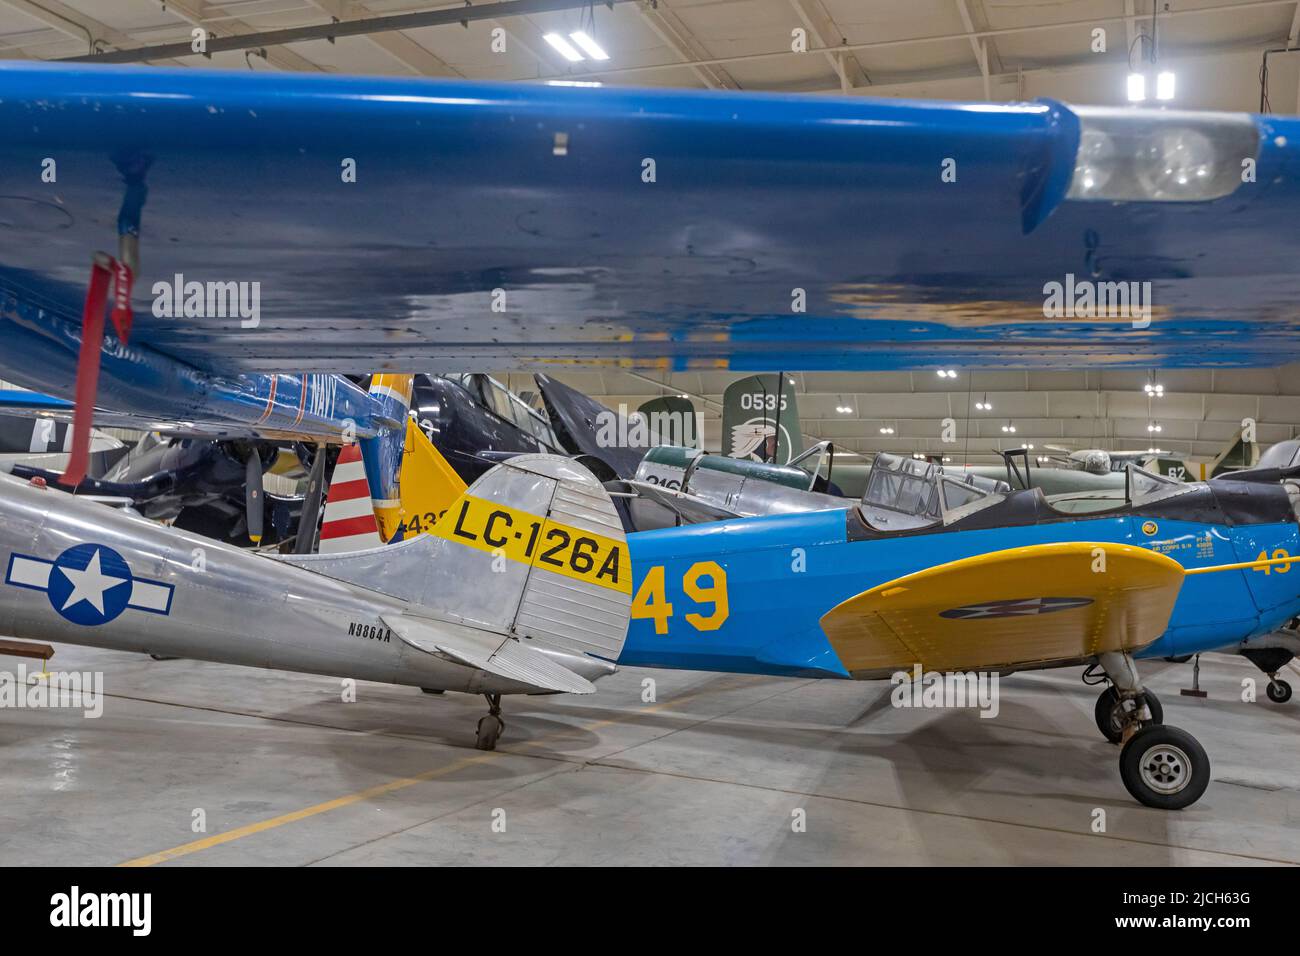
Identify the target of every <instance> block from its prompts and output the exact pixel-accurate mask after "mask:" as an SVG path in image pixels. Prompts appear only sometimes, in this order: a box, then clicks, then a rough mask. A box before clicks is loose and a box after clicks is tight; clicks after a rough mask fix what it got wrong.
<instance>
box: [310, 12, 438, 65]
mask: <svg viewBox="0 0 1300 956" xmlns="http://www.w3.org/2000/svg"><path fill="white" fill-rule="evenodd" d="M308 2H309V3H310V4H311V5H312V6H313V7H315V8H316V9H317V10H320V11H321V12H322V13H327V14H329V15H330V16H332V17H338V19H339V20H340V21H343V20H361V19H365V18H366V17H372V16H374V14H373V13H372V12H371V11H370V10H369V9H367V8H366V7H363V6H362V5H361V4H359V3H350V2H348V0H308ZM365 36H366V39H367V40H369V41H370V42H371V43H373V44H374V45H375V46H377V47H379V49H381V50H383V51H384V52H385V53H387V54H388V55H389V56H391V57H392V58H393V59H394V60H396V61H397V62H398V63H400V64H402V65H403V66H404V67H406V68H407V69H409V70H410V71H411V72H412V73H414V74H416V75H417V76H464V74H463V73H461V72H460V71H459V70H457V69H456V68H455V67H453V66H451V65H449V64H447V63H446V62H444V61H443V60H441V59H439V58H438V57H436V56H434V55H433V54H432V53H430V52H429V51H428V50H426V49H425V48H424V47H422V46H420V44H418V43H416V42H415V41H414V40H412V39H411V38H410V37H408V36H407V35H406V34H404V33H401V32H399V31H397V30H394V31H393V32H392V33H368V34H366V35H365Z"/></svg>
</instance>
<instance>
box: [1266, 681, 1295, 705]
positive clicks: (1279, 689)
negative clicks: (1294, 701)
mask: <svg viewBox="0 0 1300 956" xmlns="http://www.w3.org/2000/svg"><path fill="white" fill-rule="evenodd" d="M1264 693H1265V694H1267V695H1268V699H1269V700H1271V701H1272V702H1273V703H1275V704H1285V703H1286V702H1287V701H1288V700H1290V699H1291V685H1290V684H1288V683H1287V682H1286V681H1284V680H1282V678H1280V677H1276V678H1274V679H1273V680H1271V681H1269V682H1268V686H1267V687H1265V688H1264Z"/></svg>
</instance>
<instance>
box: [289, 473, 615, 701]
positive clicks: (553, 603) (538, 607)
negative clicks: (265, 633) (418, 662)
mask: <svg viewBox="0 0 1300 956" xmlns="http://www.w3.org/2000/svg"><path fill="white" fill-rule="evenodd" d="M424 530H425V531H426V532H428V533H426V534H418V535H415V536H414V537H412V538H408V539H407V540H405V541H402V542H401V543H398V544H390V545H388V546H386V547H383V548H376V549H373V550H369V551H362V552H359V553H352V554H319V555H299V556H286V557H284V558H282V560H285V561H288V562H290V563H293V564H298V565H300V566H303V567H308V568H311V569H312V570H314V571H318V572H320V573H322V574H327V575H329V576H331V577H335V578H339V579H341V580H345V581H349V582H351V583H353V584H357V585H360V586H362V587H367V588H371V589H373V590H377V591H382V592H384V593H386V594H390V595H392V596H394V597H397V598H400V599H402V600H405V601H409V602H411V604H412V605H413V606H412V608H411V609H410V611H405V612H403V613H402V615H401V616H402V617H403V618H404V619H405V620H406V621H407V622H416V623H414V624H412V625H411V626H410V627H398V626H396V625H394V624H392V623H391V622H389V626H391V627H393V630H394V632H395V633H397V634H399V636H401V635H402V634H403V632H404V631H405V632H406V637H404V638H403V639H404V640H406V641H407V643H409V644H411V645H412V646H413V647H416V648H417V649H419V650H425V651H428V652H429V653H438V654H439V655H440V656H443V657H447V658H448V659H450V658H453V657H456V656H457V654H459V655H460V657H461V658H464V659H466V660H468V659H471V658H472V659H477V658H476V657H475V655H478V656H479V657H483V658H484V660H487V659H491V660H492V661H494V662H495V663H496V664H499V665H500V666H501V667H502V668H507V667H517V668H522V669H527V670H528V672H529V673H530V674H532V675H533V676H534V677H536V678H537V681H535V682H532V683H535V685H536V686H538V687H543V688H544V689H549V690H565V691H568V692H570V693H578V692H581V691H580V690H578V689H577V687H578V686H579V685H577V684H576V683H575V682H571V683H572V684H573V686H569V685H564V684H563V682H562V681H560V680H559V677H560V676H562V675H557V674H554V673H551V674H549V676H547V677H546V682H545V683H543V681H542V677H543V676H544V675H543V672H544V671H546V667H545V662H540V661H536V660H533V659H532V658H529V662H528V663H527V664H524V663H521V662H520V661H517V660H516V659H515V658H516V657H517V655H515V654H514V653H513V651H515V650H517V648H505V651H506V653H504V654H503V655H502V654H499V653H498V651H500V647H498V648H497V650H496V651H494V650H493V649H492V648H487V649H486V650H485V649H484V647H483V646H481V644H482V640H481V639H478V640H477V642H475V641H474V640H471V639H470V638H468V637H467V636H466V635H465V634H464V633H463V629H465V628H468V629H470V630H472V631H475V632H484V631H486V632H489V633H491V634H496V635H501V636H504V637H513V638H519V639H521V640H526V645H525V646H526V647H528V648H529V649H532V650H541V651H544V652H545V653H547V654H549V655H551V656H552V657H553V658H555V659H557V660H559V661H560V662H561V663H562V664H564V665H565V667H566V668H567V669H569V670H573V669H574V668H575V667H576V668H577V670H576V671H575V673H579V674H583V675H586V676H588V677H590V676H592V675H593V674H594V675H595V676H599V675H600V674H603V673H608V672H609V671H610V670H612V669H613V662H614V661H615V660H617V659H618V656H619V653H620V652H621V651H622V648H623V641H624V639H625V638H626V636H627V627H628V621H629V619H630V615H631V602H632V569H631V566H630V562H629V554H628V547H627V538H626V536H625V534H624V532H623V526H622V523H621V522H620V520H619V517H618V512H617V511H615V509H614V502H613V499H612V498H611V497H610V495H609V493H608V492H606V491H605V489H604V487H603V486H602V485H601V484H600V482H599V481H597V480H596V477H595V476H594V475H592V474H591V472H589V471H588V470H587V469H586V468H584V467H582V466H581V465H579V464H577V463H576V462H574V461H571V460H570V459H567V458H561V457H559V456H555V455H520V456H517V457H515V458H512V459H510V460H509V461H507V462H504V463H503V464H500V465H497V466H496V467H495V468H493V469H492V470H491V471H489V472H487V473H486V474H485V475H483V476H482V477H481V478H479V479H478V480H477V481H475V482H474V484H472V485H470V486H469V488H468V489H466V491H465V492H464V493H463V494H461V495H460V496H459V497H457V498H456V500H455V501H453V502H452V503H451V505H450V506H449V507H448V508H447V510H446V514H445V515H444V516H443V518H442V520H440V521H438V522H437V523H436V524H435V525H434V526H433V528H432V529H429V528H425V529H424ZM433 632H437V634H436V635H435V634H434V633H433ZM458 635H459V636H458ZM408 638H409V639H408ZM471 644H473V646H470V645H471ZM501 647H504V645H501ZM484 655H486V656H485V657H484ZM525 656H526V657H527V655H525ZM575 662H577V663H575ZM494 666H495V665H494ZM519 673H522V670H520V671H519ZM512 679H513V678H512ZM525 682H528V681H525Z"/></svg>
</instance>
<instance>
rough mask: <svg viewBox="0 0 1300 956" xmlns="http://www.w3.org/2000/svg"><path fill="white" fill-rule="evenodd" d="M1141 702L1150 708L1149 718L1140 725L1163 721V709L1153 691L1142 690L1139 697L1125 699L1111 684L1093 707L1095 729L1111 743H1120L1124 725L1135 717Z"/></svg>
mask: <svg viewBox="0 0 1300 956" xmlns="http://www.w3.org/2000/svg"><path fill="white" fill-rule="evenodd" d="M1143 703H1145V704H1146V706H1147V708H1148V710H1150V712H1151V719H1150V720H1148V721H1144V722H1142V726H1144V727H1145V726H1148V725H1151V724H1163V723H1164V722H1165V709H1164V707H1162V706H1161V704H1160V698H1159V697H1157V696H1156V695H1155V693H1154V692H1152V691H1149V690H1144V691H1142V696H1140V697H1130V698H1127V699H1125V698H1123V697H1120V695H1119V691H1117V690H1116V689H1115V687H1114V686H1113V685H1112V686H1110V687H1107V688H1106V689H1105V690H1103V691H1102V692H1101V696H1100V697H1098V698H1097V705H1096V706H1095V707H1094V708H1093V717H1094V719H1095V720H1096V721H1097V729H1098V730H1100V731H1101V735H1102V736H1103V737H1105V738H1106V739H1107V740H1109V741H1110V742H1111V743H1113V744H1117V743H1120V742H1121V741H1122V740H1123V738H1124V725H1125V724H1127V723H1129V722H1130V720H1133V719H1136V718H1135V717H1134V716H1133V714H1134V712H1136V711H1137V709H1138V708H1139V707H1140V706H1141V705H1142V704H1143Z"/></svg>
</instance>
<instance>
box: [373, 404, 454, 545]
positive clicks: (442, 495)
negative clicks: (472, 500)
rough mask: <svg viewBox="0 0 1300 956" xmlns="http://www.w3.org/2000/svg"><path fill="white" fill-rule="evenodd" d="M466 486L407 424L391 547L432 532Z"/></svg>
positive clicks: (418, 431) (434, 449) (427, 442)
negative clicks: (424, 532)
mask: <svg viewBox="0 0 1300 956" xmlns="http://www.w3.org/2000/svg"><path fill="white" fill-rule="evenodd" d="M465 488H466V485H465V482H464V480H463V479H462V478H461V477H460V475H458V474H457V473H456V469H455V468H453V467H451V465H450V464H449V463H448V461H447V459H446V458H444V457H442V453H441V452H439V451H438V449H437V448H435V447H434V445H433V442H431V441H429V439H428V438H427V437H426V436H425V434H424V432H422V431H421V430H420V429H419V428H418V427H417V426H416V424H415V422H414V421H412V420H410V419H407V422H406V445H405V448H404V450H403V452H402V478H401V488H400V496H399V500H400V505H399V507H398V512H397V527H396V528H395V529H394V531H393V534H392V536H391V537H390V538H389V542H390V543H395V542H398V541H404V540H406V539H407V538H409V537H411V536H412V535H415V534H419V533H420V532H421V531H429V530H432V528H433V526H434V524H435V523H437V520H438V518H440V517H441V516H442V515H443V513H444V512H445V511H446V510H447V509H448V508H449V507H450V506H451V504H452V502H454V501H455V500H456V499H457V498H459V497H460V496H461V495H463V494H464V493H465Z"/></svg>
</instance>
